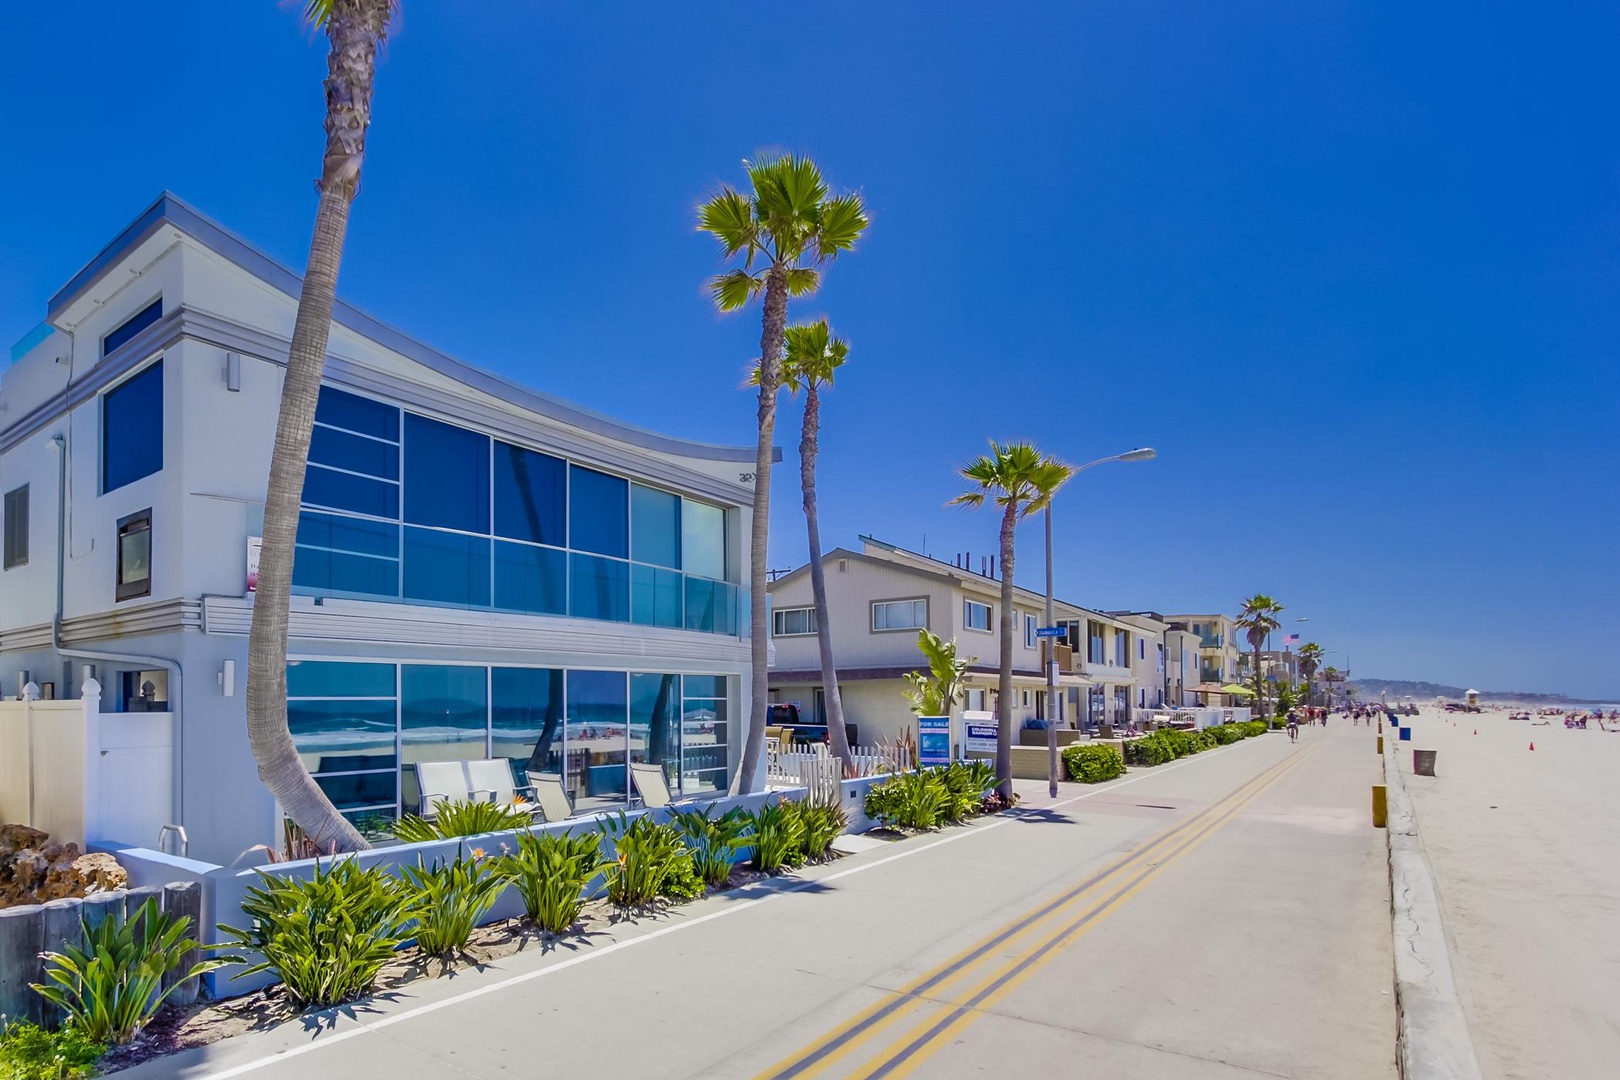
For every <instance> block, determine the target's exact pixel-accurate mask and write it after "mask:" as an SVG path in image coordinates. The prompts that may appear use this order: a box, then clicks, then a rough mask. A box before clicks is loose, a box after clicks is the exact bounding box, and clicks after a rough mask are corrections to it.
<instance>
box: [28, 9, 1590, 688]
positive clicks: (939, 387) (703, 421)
mask: <svg viewBox="0 0 1620 1080" xmlns="http://www.w3.org/2000/svg"><path fill="white" fill-rule="evenodd" d="M87 8H88V10H87V12H86V13H85V14H82V15H81V14H75V15H74V17H73V19H74V21H75V22H80V23H82V24H83V25H82V26H81V30H89V28H93V32H76V33H74V34H73V35H72V47H71V49H69V50H68V51H66V52H63V51H62V50H59V49H53V48H48V47H46V44H47V43H50V42H61V41H62V40H64V39H63V37H62V33H63V26H62V22H61V19H62V16H61V13H60V12H57V11H54V10H48V9H47V7H45V6H41V5H7V7H6V10H5V12H4V13H3V14H0V41H4V42H5V43H6V48H5V57H4V62H3V63H0V102H3V103H4V106H5V107H4V110H3V112H0V148H3V151H4V160H5V163H6V164H5V168H4V169H3V170H0V195H3V196H4V199H3V201H0V207H3V209H0V215H3V216H0V337H4V338H5V343H7V344H9V342H10V341H14V340H16V339H17V338H19V337H21V336H22V335H23V334H24V333H26V332H27V331H28V330H29V329H30V328H31V327H32V326H33V325H34V324H35V323H36V322H37V321H38V320H39V319H40V318H41V317H42V315H43V311H44V305H45V301H46V298H47V297H48V296H49V295H50V294H51V293H52V292H53V291H54V290H55V289H56V288H57V287H58V286H60V285H61V284H62V283H63V282H64V281H65V280H66V279H67V278H68V276H69V275H70V274H72V273H73V271H74V270H76V269H77V268H78V267H79V266H80V265H81V264H82V263H83V262H85V261H86V260H87V259H88V258H89V257H90V256H91V255H92V254H93V253H94V252H95V251H96V250H97V249H98V248H99V247H100V246H101V245H102V244H104V243H105V242H106V241H107V240H109V239H110V238H111V237H112V235H113V234H114V233H115V231H116V230H117V229H119V228H120V227H122V226H123V225H124V224H125V223H126V222H127V221H128V220H129V219H130V218H131V217H133V216H134V215H135V214H136V213H137V212H138V211H139V210H140V209H141V208H142V207H144V206H145V205H146V204H147V203H148V202H149V201H150V200H151V199H152V198H153V197H154V196H155V195H156V194H157V193H158V192H159V191H161V190H162V189H164V188H169V189H171V190H173V191H175V192H176V193H178V194H180V195H181V196H182V197H184V198H186V199H188V200H190V201H191V202H193V203H194V204H196V205H197V206H198V207H199V208H201V209H202V210H204V211H205V212H207V213H209V214H211V215H213V216H214V217H216V218H218V219H219V220H220V221H221V222H223V223H224V224H226V225H227V226H229V227H231V228H233V229H235V230H236V231H238V232H240V233H242V234H243V235H245V236H246V237H247V238H249V239H250V240H252V241H253V242H255V243H256V244H258V245H260V246H262V247H264V248H265V249H267V250H268V251H270V252H271V253H272V254H273V255H275V256H276V257H278V258H280V259H281V260H283V261H285V262H287V263H288V264H291V265H293V266H297V267H301V266H302V264H303V259H304V256H305V251H306V245H307V243H308V236H309V230H310V226H311V222H312V219H313V213H314V196H313V191H312V186H311V181H312V179H313V177H314V176H315V175H316V172H317V168H318V163H319V156H320V149H321V132H320V117H321V109H322V100H321V92H320V78H321V77H322V74H323V73H324V70H325V55H324V48H323V44H324V43H322V42H312V41H311V40H310V39H309V38H308V37H307V36H305V35H304V34H302V33H301V32H300V30H299V28H298V27H297V25H296V20H295V16H294V12H293V11H291V10H289V9H287V8H284V7H281V6H279V5H278V4H276V3H275V2H273V0H262V2H250V0H233V2H231V3H219V2H218V0H214V2H200V0H193V2H190V3H187V2H173V3H168V4H162V5H148V4H132V3H110V2H109V3H103V4H92V5H88V6H87ZM404 8H405V11H404V19H403V22H402V24H401V26H400V27H399V30H398V32H397V33H396V35H395V37H394V40H393V42H392V43H391V45H390V47H389V50H388V52H387V55H386V57H385V59H384V62H383V67H382V71H381V74H380V76H379V79H378V88H377V106H376V116H375V124H374V127H373V129H372V138H371V150H370V154H369V155H368V158H367V162H366V172H365V182H364V189H363V191H362V194H361V197H360V200H359V202H358V204H357V205H356V208H355V213H354V218H353V227H352V229H351V232H350V236H349V248H348V253H347V258H346V260H345V263H344V268H343V278H342V282H341V286H340V289H341V292H342V293H343V294H344V295H345V296H346V297H347V298H349V299H350V300H352V301H354V302H355V303H357V304H359V305H360V306H362V307H364V308H367V309H369V310H370V311H372V312H374V313H376V314H377V315H379V316H381V317H382V318H384V319H385V320H387V321H390V322H393V323H395V324H396V325H399V326H401V327H403V328H404V329H406V330H407V331H410V332H411V333H413V334H415V335H417V336H419V337H421V338H423V339H425V340H427V341H429V342H431V343H433V344H435V345H437V346H439V347H440V348H443V349H445V350H446V351H449V352H452V353H454V354H456V355H459V356H461V357H463V358H465V359H467V360H470V361H472V362H474V363H477V364H480V365H483V366H485V367H489V368H492V369H495V370H497V371H500V372H502V373H504V374H507V375H510V376H512V377H515V378H518V379H521V380H523V381H525V382H528V383H531V384H533V385H535V386H538V387H541V388H543V389H545V390H548V391H550V392H553V393H555V394H557V395H559V396H562V397H565V398H569V399H572V400H575V401H578V402H580V403H583V404H585V405H588V406H591V407H594V408H597V409H600V410H604V411H608V412H611V413H614V414H617V415H619V416H622V417H624V418H626V419H628V420H631V421H634V422H636V423H640V424H643V425H646V426H649V427H653V428H658V429H662V430H665V431H668V432H672V433H675V434H680V435H687V436H693V437H697V438H702V439H709V440H716V441H727V442H735V443H747V442H749V441H750V440H751V438H752V435H751V426H752V419H753V405H752V403H751V401H750V399H749V397H748V396H747V394H746V393H745V392H743V391H741V390H740V389H739V388H738V387H739V383H740V382H741V377H742V371H743V369H744V367H745V364H746V363H747V361H748V358H749V357H751V356H753V355H755V353H756V352H757V342H758V336H759V328H758V321H757V316H756V315H754V314H748V315H742V316H731V317H726V318H721V317H719V316H717V315H716V314H714V312H713V311H712V310H711V309H710V308H709V307H708V306H707V304H706V301H705V299H704V297H703V295H702V293H701V291H700V283H701V281H702V280H703V278H704V277H705V275H707V274H710V273H712V272H713V271H715V270H716V269H717V267H718V265H719V264H718V262H717V258H716V255H715V253H714V251H713V250H712V247H711V245H710V243H709V241H707V239H706V238H704V237H700V236H698V235H696V234H695V233H694V232H693V228H692V219H693V207H694V205H695V204H696V203H697V202H698V201H699V199H700V198H701V197H702V196H703V195H704V194H705V193H707V192H709V191H711V190H712V189H713V188H714V186H715V185H716V184H717V183H718V182H720V181H722V180H730V181H735V180H737V179H738V178H739V168H738V162H739V160H740V159H741V158H743V157H744V156H746V155H748V154H749V153H750V152H752V151H754V150H755V149H757V148H762V147H773V146H776V147H787V148H792V149H796V150H803V151H807V152H809V153H811V154H813V155H814V156H815V157H816V158H817V159H818V160H819V161H821V162H822V163H823V165H824V167H825V168H826V170H827V171H828V173H829V174H830V176H831V177H832V178H833V180H834V181H835V182H836V183H838V184H840V185H842V186H846V187H855V188H859V189H860V190H861V191H862V192H863V193H864V194H865V196H866V198H867V200H868V202H869V205H870V207H871V209H872V212H873V216H874V221H873V225H872V228H871V230H870V232H869V236H868V238H867V240H866V242H865V243H864V244H863V245H862V247H861V249H860V250H859V251H857V252H856V253H855V254H853V255H851V256H849V257H848V258H847V259H846V260H843V261H841V262H840V263H839V264H838V265H837V266H836V267H834V268H833V270H832V272H831V273H830V274H829V275H828V279H827V285H826V288H825V289H824V290H823V292H822V294H821V295H820V296H819V297H817V298H815V299H812V300H810V301H807V302H802V303H800V304H798V305H797V307H796V308H795V309H794V312H793V313H794V314H795V315H798V316H811V315H816V314H821V313H826V314H828V315H830V316H831V318H832V319H833V322H834V324H835V326H836V327H837V328H838V329H839V330H840V331H841V332H842V333H844V334H845V335H846V336H848V337H849V338H850V340H851V342H852V346H853V353H852V360H851V364H850V366H849V367H848V369H847V373H846V374H844V375H843V376H842V377H841V380H840V385H839V386H838V388H837V390H836V391H835V393H834V394H833V395H832V397H831V398H830V399H829V400H828V402H827V405H826V410H825V412H826V416H825V423H826V433H825V438H826V450H825V455H824V458H823V462H822V471H821V476H822V523H823V528H824V530H825V535H824V540H825V542H826V544H827V545H828V546H829V547H831V546H834V545H838V544H844V545H854V544H855V542H856V541H855V537H856V535H857V534H858V533H862V532H866V533H872V534H875V535H877V536H880V537H883V538H886V539H889V540H891V541H894V542H896V543H900V544H903V545H905V546H908V547H914V548H915V547H920V546H922V545H923V544H924V543H925V542H926V545H927V549H928V550H929V551H930V552H932V553H934V554H936V555H940V556H943V557H946V558H949V557H950V555H951V554H952V553H953V552H957V551H963V550H972V551H974V552H976V553H978V552H987V551H989V550H991V548H992V545H993V544H994V543H995V523H994V522H993V520H992V519H991V516H990V515H989V514H988V513H986V512H982V511H981V512H979V513H977V514H975V513H971V512H967V511H962V510H956V509H945V508H944V504H945V502H946V501H947V500H948V499H949V498H950V497H951V496H952V495H953V494H955V493H956V492H957V490H958V489H959V487H960V482H959V481H958V480H957V479H956V477H955V468H956V467H957V466H958V465H959V464H960V463H961V462H962V461H963V460H965V459H967V458H968V457H969V456H970V455H973V454H976V453H978V452H979V451H980V450H981V449H982V448H983V446H984V440H985V438H986V437H988V436H992V435H994V436H998V437H1001V438H1013V437H1027V438H1031V439H1033V440H1035V441H1037V442H1038V443H1039V444H1040V445H1041V446H1043V447H1045V448H1047V449H1049V450H1051V451H1052V452H1054V453H1056V454H1058V455H1060V456H1062V457H1064V458H1067V459H1070V460H1072V461H1085V460H1089V459H1091V458H1093V457H1097V456H1101V455H1104V454H1109V453H1114V452H1117V451H1120V450H1123V449H1126V448H1129V447H1133V446H1137V445H1142V444H1148V445H1153V446H1156V447H1157V448H1158V450H1159V454H1160V456H1159V459H1158V460H1157V461H1155V462H1152V463H1149V464H1143V465H1131V466H1111V467H1107V468H1103V469H1098V470H1095V471H1093V472H1091V473H1088V474H1087V475H1086V476H1085V477H1084V478H1083V480H1082V481H1081V482H1079V483H1077V484H1076V485H1075V486H1074V487H1073V488H1070V489H1068V490H1067V491H1065V492H1064V494H1063V496H1062V497H1061V499H1060V502H1059V504H1058V528H1059V536H1060V539H1059V558H1060V563H1059V570H1058V581H1059V591H1060V593H1061V594H1062V595H1064V596H1066V597H1068V598H1072V599H1075V600H1078V601H1080V602H1083V603H1087V604H1091V605H1096V606H1102V607H1109V608H1113V607H1141V608H1158V609H1161V610H1166V611H1171V610H1178V609H1179V610H1198V611H1205V610H1223V611H1231V610H1233V609H1235V607H1236V606H1237V604H1238V601H1239V599H1240V598H1241V597H1243V596H1244V595H1247V594H1248V593H1251V592H1253V591H1256V590H1264V591H1267V592H1270V593H1272V594H1273V595H1275V596H1276V597H1278V598H1279V599H1280V600H1281V601H1282V602H1283V603H1284V604H1286V605H1287V607H1288V614H1289V615H1290V616H1307V617H1309V618H1310V620H1311V622H1310V623H1308V624H1306V625H1305V626H1304V627H1303V628H1302V629H1305V630H1308V631H1310V635H1309V636H1311V637H1315V638H1316V639H1317V640H1319V641H1320V642H1321V643H1322V644H1323V645H1324V646H1325V647H1327V648H1329V649H1334V650H1338V651H1337V652H1335V653H1332V654H1330V656H1329V658H1328V659H1329V662H1333V663H1338V664H1340V665H1341V666H1342V665H1343V664H1344V662H1345V658H1346V655H1348V657H1349V659H1350V660H1351V662H1352V666H1353V667H1354V669H1355V670H1356V671H1357V672H1358V673H1360V674H1363V675H1367V676H1382V677H1392V678H1430V679H1435V680H1439V681H1445V682H1454V683H1468V684H1474V685H1479V686H1482V687H1486V688H1502V689H1536V690H1563V691H1567V692H1570V693H1575V694H1586V695H1606V696H1607V697H1608V698H1609V699H1610V700H1613V699H1614V698H1615V697H1616V696H1620V674H1617V673H1616V671H1615V669H1614V666H1613V665H1612V664H1611V663H1610V662H1609V661H1608V660H1607V659H1606V658H1607V657H1608V652H1607V649H1606V647H1605V646H1603V645H1602V644H1601V642H1602V641H1603V640H1605V639H1606V638H1607V636H1608V635H1609V633H1610V632H1611V631H1612V627H1613V625H1614V619H1615V617H1616V616H1617V615H1620V572H1617V568H1616V565H1615V563H1616V557H1615V556H1616V552H1617V551H1620V496H1617V480H1620V374H1617V372H1620V366H1617V363H1616V352H1617V345H1620V273H1617V271H1620V258H1617V252H1620V245H1617V241H1620V198H1617V185H1620V140H1617V138H1616V134H1617V132H1616V125H1615V119H1614V106H1615V102H1616V101H1620V86H1617V85H1616V83H1617V81H1620V65H1616V64H1615V63H1614V52H1613V49H1614V42H1615V41H1616V40H1617V39H1620V25H1617V23H1620V8H1616V7H1615V5H1613V4H1599V3H1592V4H1579V5H1578V4H1557V5H1550V4H1544V3H1517V4H1510V3H1494V4H1463V3H1457V4H1422V5H1396V4H1377V5H1367V4H1349V3H1319V4H1296V3H1284V2H1281V0H1278V2H1274V3H1267V4H1255V3H1224V4H1219V5H1206V4H1187V3H1180V4H1168V3H1144V2H1141V0H1117V2H1111V3H1084V4H1080V3H1075V4H1042V5H1035V4H995V5H987V4H982V3H975V4H968V3H956V4H950V3H922V2H914V3H900V2H889V3H882V4H872V3H846V4H808V3H789V4H780V5H777V4H750V5H719V4H715V5H708V4H698V5H691V4H669V3H662V2H660V3H647V4H607V3H603V4H583V3H567V4H563V3H550V2H546V3H525V4H513V3H510V2H498V0H476V2H475V0H463V2H458V3H455V4H454V5H452V4H449V3H445V2H436V3H425V2H413V0H405V4H404ZM782 422H783V426H782V428H781V429H779V430H780V434H779V441H780V442H781V443H782V445H783V446H784V448H785V449H786V450H787V452H788V458H787V461H786V463H785V464H786V465H787V468H785V469H782V470H781V471H780V472H779V474H778V476H779V479H778V484H777V488H776V499H777V506H778V512H777V514H776V515H775V525H774V528H775V536H774V539H773V542H772V550H771V561H772V563H773V565H776V566H781V567H786V566H791V565H795V564H797V563H798V562H800V561H802V559H803V552H804V540H803V525H802V519H801V518H800V516H799V514H798V513H797V497H796V468H795V467H794V466H795V457H794V454H793V449H794V447H795V446H796V444H797V424H798V416H797V411H796V409H795V408H794V407H793V406H791V405H789V406H788V407H787V408H785V409H784V412H783V417H782ZM925 538H926V541H925ZM1020 550H1021V553H1022V554H1021V560H1020V566H1021V570H1020V573H1019V577H1020V579H1021V580H1023V581H1025V582H1026V583H1028V584H1038V583H1039V581H1040V559H1041V544H1040V533H1039V530H1038V529H1037V528H1035V527H1029V528H1027V529H1026V530H1024V531H1023V532H1022V533H1021V534H1020Z"/></svg>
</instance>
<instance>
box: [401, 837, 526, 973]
mask: <svg viewBox="0 0 1620 1080" xmlns="http://www.w3.org/2000/svg"><path fill="white" fill-rule="evenodd" d="M404 874H405V883H404V888H405V891H406V893H407V895H408V897H409V900H408V902H409V905H410V910H411V914H412V915H413V916H414V917H415V919H416V929H415V933H416V945H417V947H418V948H420V949H421V950H422V951H423V952H425V953H429V954H431V955H434V956H445V955H448V954H450V953H455V952H459V951H460V950H462V949H465V948H466V947H467V941H468V940H469V939H470V938H471V937H472V932H473V931H474V930H476V929H478V927H479V925H480V924H482V923H483V921H484V916H485V915H488V914H489V909H490V908H492V907H494V906H495V901H497V900H499V899H500V897H501V893H503V892H505V891H506V887H507V885H508V884H510V881H509V880H508V879H507V878H506V877H505V876H504V875H503V874H501V873H499V872H498V871H497V869H496V866H495V864H494V862H493V861H492V860H489V859H486V858H485V857H484V853H483V852H482V851H478V850H474V851H472V852H467V853H464V852H463V851H462V850H461V848H460V847H457V849H456V857H455V859H454V860H453V861H451V862H444V861H442V860H440V861H436V862H435V863H434V864H433V866H432V867H428V866H426V865H424V864H422V863H421V862H420V861H418V862H417V865H415V866H407V867H405V868H404Z"/></svg>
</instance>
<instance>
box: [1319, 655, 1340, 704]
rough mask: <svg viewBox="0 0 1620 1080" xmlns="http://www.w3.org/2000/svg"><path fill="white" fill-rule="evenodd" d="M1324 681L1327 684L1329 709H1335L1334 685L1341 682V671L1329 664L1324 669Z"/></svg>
mask: <svg viewBox="0 0 1620 1080" xmlns="http://www.w3.org/2000/svg"><path fill="white" fill-rule="evenodd" d="M1322 681H1323V682H1325V683H1327V707H1328V708H1329V709H1332V708H1333V684H1334V683H1336V682H1338V681H1339V669H1338V668H1336V667H1334V666H1333V665H1332V664H1329V665H1328V666H1327V667H1325V668H1323V669H1322Z"/></svg>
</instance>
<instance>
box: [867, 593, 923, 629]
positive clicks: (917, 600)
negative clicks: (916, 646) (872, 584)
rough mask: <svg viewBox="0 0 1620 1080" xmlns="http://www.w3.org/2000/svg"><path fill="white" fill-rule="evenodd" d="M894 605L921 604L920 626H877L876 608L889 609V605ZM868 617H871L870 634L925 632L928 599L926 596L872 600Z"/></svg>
mask: <svg viewBox="0 0 1620 1080" xmlns="http://www.w3.org/2000/svg"><path fill="white" fill-rule="evenodd" d="M894 604H908V605H911V604H921V605H922V622H921V624H919V625H916V626H879V625H878V619H877V613H878V608H880V607H881V608H888V607H890V606H891V605H894ZM870 615H871V621H870V623H869V625H870V626H871V627H872V633H874V634H908V633H914V632H916V631H918V630H926V629H928V597H926V596H896V597H892V598H890V599H887V600H874V601H872V607H871V611H870Z"/></svg>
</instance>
